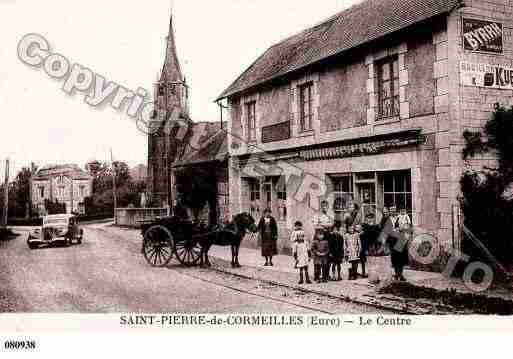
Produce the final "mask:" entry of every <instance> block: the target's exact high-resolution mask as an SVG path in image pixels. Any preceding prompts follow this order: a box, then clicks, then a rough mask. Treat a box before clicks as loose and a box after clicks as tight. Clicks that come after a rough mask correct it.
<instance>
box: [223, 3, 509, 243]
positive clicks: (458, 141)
mask: <svg viewBox="0 0 513 359" xmlns="http://www.w3.org/2000/svg"><path fill="white" fill-rule="evenodd" d="M512 12H513V7H512V4H511V2H510V1H507V0H493V1H491V2H485V1H482V2H481V1H468V2H467V1H464V2H462V1H459V0H366V1H363V2H362V3H360V4H357V5H355V6H352V7H351V8H349V9H346V10H344V11H342V12H340V13H338V14H336V15H334V16H333V17H331V18H329V19H327V20H325V21H323V22H321V23H319V24H317V25H315V26H313V27H311V28H309V29H306V30H304V31H301V32H300V33H298V34H295V35H293V36H291V37H289V38H287V39H285V40H283V41H281V42H279V43H277V44H275V45H274V46H272V47H270V48H269V49H268V50H267V51H266V52H265V53H264V54H262V56H260V57H259V58H258V59H257V60H256V61H255V62H254V63H253V64H252V65H251V66H250V67H249V68H248V69H247V70H246V71H245V72H244V73H242V74H241V75H240V76H239V77H238V78H237V79H236V80H235V81H234V82H233V83H232V84H231V85H230V86H229V87H228V88H227V89H226V90H225V91H224V92H223V93H222V94H221V95H220V96H219V98H218V101H221V100H223V101H226V102H227V104H228V106H229V121H228V133H229V138H228V148H229V153H230V160H229V161H230V164H229V169H230V171H229V192H230V210H231V212H232V213H239V212H243V211H250V212H251V213H253V214H254V215H255V216H256V217H258V216H260V214H261V213H262V210H263V208H266V207H268V208H271V209H272V211H273V214H274V216H275V217H276V218H277V219H278V221H279V222H278V225H279V228H280V231H281V235H280V241H279V247H280V249H285V248H287V247H288V246H289V243H288V241H287V240H286V239H287V237H288V233H289V232H290V230H291V229H292V227H293V223H294V221H296V220H301V221H302V222H303V223H304V224H305V229H306V232H307V234H308V235H309V236H311V235H312V234H313V224H312V220H311V219H312V217H313V216H314V215H316V213H317V212H318V209H319V207H320V205H319V204H320V202H321V201H322V200H327V201H328V203H329V212H330V214H331V215H332V216H333V217H334V218H335V219H337V218H339V219H340V218H342V217H343V215H344V213H345V212H346V211H347V210H348V207H349V206H350V204H351V203H352V202H358V203H360V204H362V215H363V216H364V218H365V219H366V220H369V221H374V222H377V221H379V220H380V217H381V215H380V212H381V211H380V209H381V208H383V207H390V206H396V207H397V208H404V209H406V210H407V212H408V213H409V214H410V216H411V219H412V221H413V224H414V226H415V227H416V228H417V229H418V230H422V231H426V232H429V233H432V234H433V235H435V236H436V238H437V239H438V241H439V243H440V245H442V246H444V247H446V248H447V249H449V250H450V249H452V248H455V249H458V248H459V245H460V232H459V223H461V218H460V214H459V202H458V196H459V194H460V188H459V180H460V178H461V174H462V172H463V171H464V170H465V166H466V165H470V166H471V167H472V168H476V169H480V168H482V166H484V165H488V166H490V165H493V164H494V160H495V159H494V158H484V157H483V158H480V159H477V160H473V161H471V162H470V163H464V162H463V159H462V156H461V152H462V149H463V145H464V139H463V136H462V134H463V131H464V130H465V129H469V130H476V129H478V128H481V127H482V126H483V125H484V123H485V122H486V120H487V119H488V118H489V117H490V116H491V114H492V112H493V105H494V103H496V102H498V103H501V104H504V105H511V104H512V103H513V85H512V84H513V81H512V80H511V74H512V73H513V71H512V67H511V66H512V65H511V64H512V63H513V35H512V32H511V28H513V21H512V20H511V17H510V16H509V14H511V13H512Z"/></svg>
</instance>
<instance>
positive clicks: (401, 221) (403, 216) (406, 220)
mask: <svg viewBox="0 0 513 359" xmlns="http://www.w3.org/2000/svg"><path fill="white" fill-rule="evenodd" d="M397 227H398V228H399V231H400V232H403V233H404V232H408V231H409V230H410V228H411V219H410V216H408V213H406V208H401V212H400V214H399V216H397Z"/></svg>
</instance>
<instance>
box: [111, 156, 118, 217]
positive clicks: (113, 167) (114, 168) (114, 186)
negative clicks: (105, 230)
mask: <svg viewBox="0 0 513 359" xmlns="http://www.w3.org/2000/svg"><path fill="white" fill-rule="evenodd" d="M110 163H111V166H112V194H113V197H114V224H118V220H117V216H116V208H118V205H117V195H116V166H114V156H113V155H112V147H111V148H110Z"/></svg>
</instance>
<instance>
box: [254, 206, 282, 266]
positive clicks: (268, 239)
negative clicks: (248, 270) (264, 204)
mask: <svg viewBox="0 0 513 359" xmlns="http://www.w3.org/2000/svg"><path fill="white" fill-rule="evenodd" d="M258 232H259V233H260V238H261V239H262V257H265V264H264V266H272V265H273V256H274V255H276V254H278V249H277V246H276V241H277V240H278V225H277V224H276V220H275V219H274V217H273V216H272V215H271V210H270V209H269V208H267V209H266V210H265V211H264V216H263V217H262V218H261V219H260V222H259V223H258Z"/></svg>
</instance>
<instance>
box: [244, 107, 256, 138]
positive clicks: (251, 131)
mask: <svg viewBox="0 0 513 359" xmlns="http://www.w3.org/2000/svg"><path fill="white" fill-rule="evenodd" d="M246 128H247V140H248V141H256V101H251V102H248V103H247V104H246Z"/></svg>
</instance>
